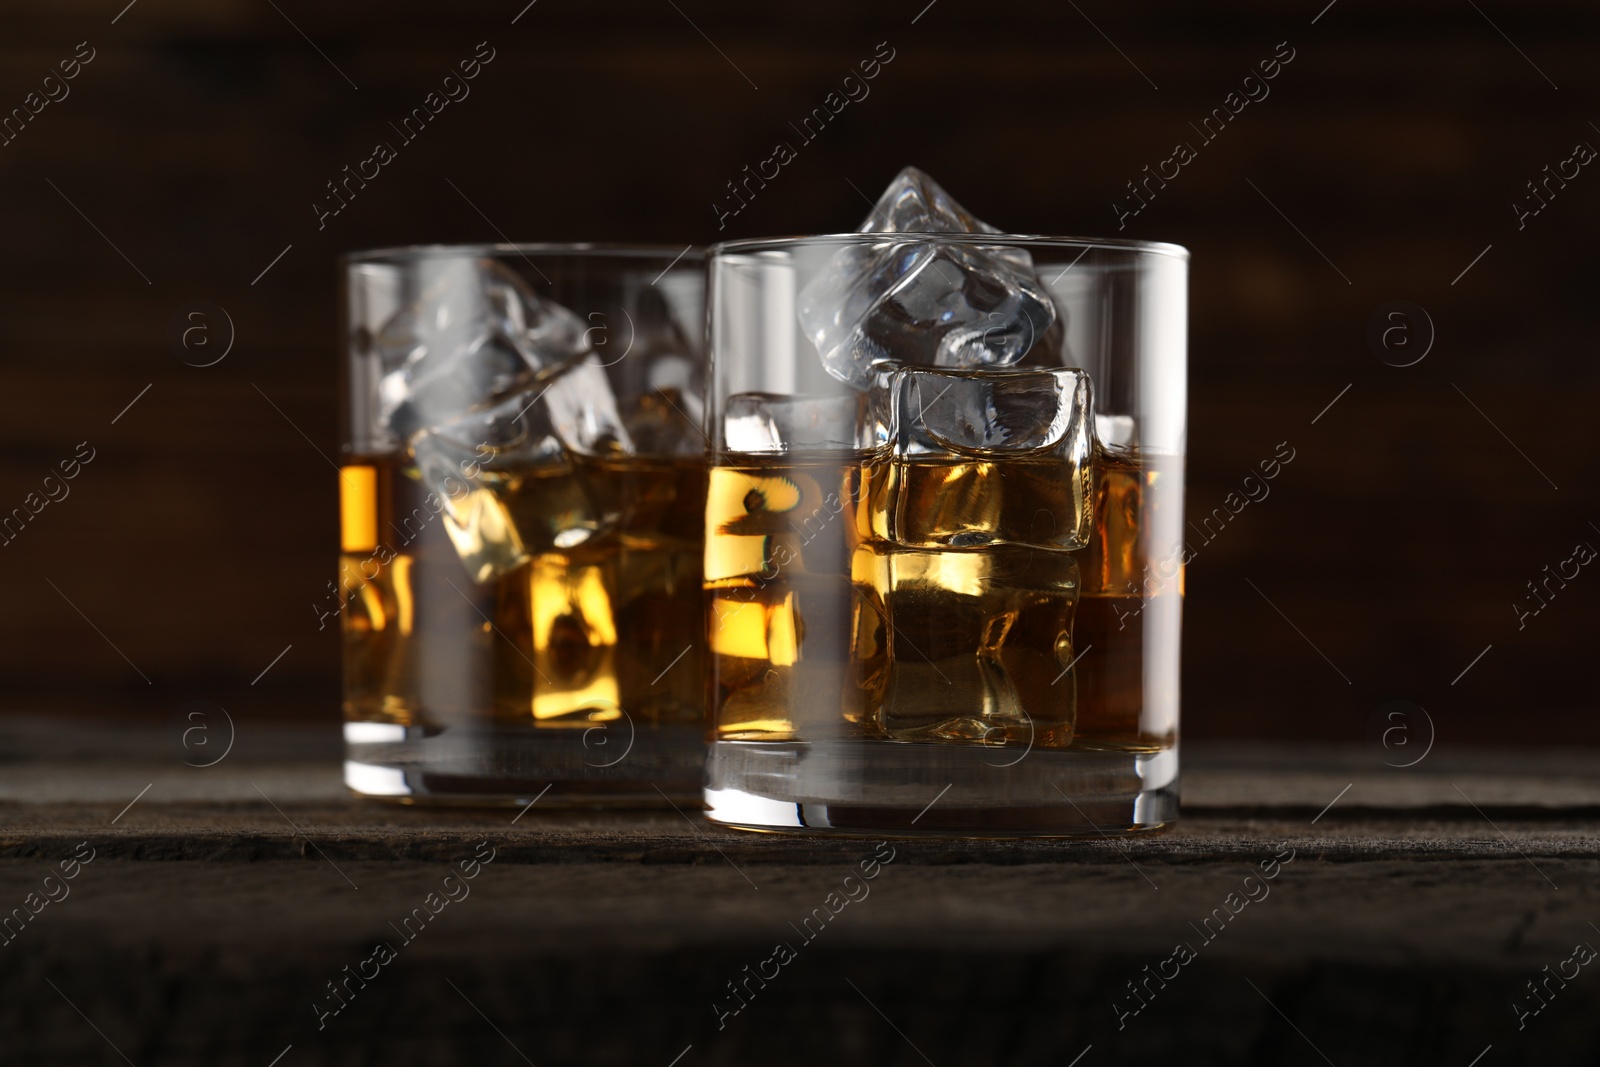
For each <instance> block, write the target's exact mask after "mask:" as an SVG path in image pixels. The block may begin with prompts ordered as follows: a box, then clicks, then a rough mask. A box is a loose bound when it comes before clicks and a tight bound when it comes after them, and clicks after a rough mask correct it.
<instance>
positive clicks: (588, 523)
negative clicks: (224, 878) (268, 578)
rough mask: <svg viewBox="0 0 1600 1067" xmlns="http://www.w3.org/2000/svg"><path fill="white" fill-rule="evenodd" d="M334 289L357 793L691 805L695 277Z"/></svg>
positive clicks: (377, 276)
mask: <svg viewBox="0 0 1600 1067" xmlns="http://www.w3.org/2000/svg"><path fill="white" fill-rule="evenodd" d="M342 266H343V300H342V308H343V324H342V336H341V345H342V348H343V352H344V359H343V360H342V366H343V403H342V408H343V416H344V444H343V451H342V456H341V462H340V474H339V486H340V535H341V536H340V576H339V579H338V581H337V583H336V585H335V587H334V588H333V590H332V592H333V594H334V595H333V596H331V597H330V600H329V612H328V614H336V615H337V616H338V625H339V626H340V629H341V631H342V634H343V640H344V718H345V724H344V736H345V746H346V762H345V781H346V783H347V785H348V786H349V788H350V789H352V790H353V791H355V792H356V793H358V794H362V795H366V796H373V797H387V798H393V799H399V800H403V801H434V802H438V801H462V802H471V803H508V804H513V803H514V804H527V803H529V802H531V800H533V799H534V798H536V797H544V800H543V805H544V806H551V805H563V804H565V805H631V804H660V803H662V801H663V800H664V799H667V800H671V801H673V802H675V803H676V802H682V801H689V802H696V803H697V802H698V800H699V795H700V792H699V790H700V784H701V783H700V776H701V769H702V763H703V742H704V708H705V703H704V683H703V665H702V659H703V642H702V640H701V634H700V633H699V627H698V625H697V623H698V619H699V616H700V611H701V553H702V522H703V510H704V509H703V502H704V492H705V450H706V439H705V435H704V432H703V429H702V426H701V421H702V420H701V411H702V403H703V391H704V385H703V381H704V348H703V343H702V335H703V330H704V261H703V257H702V256H701V254H700V253H698V252H696V251H693V250H687V251H686V250H682V249H676V248H616V247H604V246H590V245H489V246H429V247H415V248H399V249H387V250H378V251H371V252H361V253H356V254H353V255H350V256H347V257H346V258H345V259H344V261H343V265H342ZM325 621H326V622H328V623H331V622H332V619H326V620H325ZM546 790H548V796H545V791H546Z"/></svg>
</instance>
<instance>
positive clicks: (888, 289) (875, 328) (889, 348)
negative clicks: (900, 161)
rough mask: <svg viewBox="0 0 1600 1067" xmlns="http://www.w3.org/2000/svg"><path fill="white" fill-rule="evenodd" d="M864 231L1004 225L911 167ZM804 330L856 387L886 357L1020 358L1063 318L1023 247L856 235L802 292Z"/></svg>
mask: <svg viewBox="0 0 1600 1067" xmlns="http://www.w3.org/2000/svg"><path fill="white" fill-rule="evenodd" d="M859 232H862V233H881V234H907V235H912V236H914V235H916V234H924V233H997V232H998V231H997V230H995V228H994V227H992V226H989V225H988V224H986V223H983V222H980V221H979V220H978V219H976V218H974V217H973V216H972V215H971V214H970V213H969V212H968V211H967V210H966V209H965V208H963V207H962V206H961V205H960V204H958V203H956V202H955V200H954V199H952V198H951V197H950V194H948V193H946V192H945V191H944V190H943V189H941V188H940V187H939V186H938V185H936V184H935V183H934V182H933V180H932V179H931V178H929V177H928V176H927V175H926V174H924V173H922V171H920V170H918V169H916V168H915V167H907V168H906V169H905V170H903V171H901V172H900V174H899V175H897V176H896V178H895V180H894V181H893V182H891V183H890V185H889V188H888V189H887V190H886V191H885V192H884V194H883V196H882V197H880V198H879V200H878V203H877V204H876V205H874V207H873V209H872V214H871V215H870V216H869V217H868V218H867V220H866V221H865V222H864V223H863V224H862V225H861V227H860V231H859ZM797 315H798V318H799V320H800V326H801V329H802V330H803V331H804V332H805V334H806V335H807V336H808V337H809V338H810V339H811V340H812V342H813V343H814V344H815V345H816V346H817V351H818V353H819V354H820V355H821V357H822V364H823V367H824V368H825V369H826V370H827V372H828V373H829V374H831V375H833V376H834V377H835V378H838V379H839V380H840V381H843V382H846V383H848V384H850V385H851V386H852V387H854V388H857V389H865V388H867V387H868V386H869V385H870V384H871V380H872V374H873V372H872V366H873V364H875V363H879V362H882V361H885V360H889V361H895V362H899V363H903V364H906V365H910V366H924V367H957V368H975V367H983V366H1007V365H1010V364H1013V363H1016V362H1017V361H1018V360H1021V359H1022V358H1023V357H1024V356H1025V355H1026V354H1027V353H1028V351H1029V349H1030V348H1032V347H1033V345H1034V342H1035V341H1036V340H1038V339H1039V338H1041V337H1043V336H1044V334H1045V333H1046V331H1048V330H1049V329H1050V327H1051V326H1052V325H1053V324H1054V323H1055V321H1056V312H1055V307H1054V305H1053V304H1052V303H1051V301H1050V297H1049V295H1048V293H1047V292H1046V291H1045V288H1044V286H1043V285H1041V284H1040V282H1039V280H1038V278H1037V277H1036V276H1035V274H1034V270H1033V259H1032V257H1031V256H1029V255H1028V253H1027V252H1026V251H1025V250H1023V249H1020V248H1004V247H999V246H990V245H965V244H962V245H956V244H940V243H936V242H931V241H917V240H914V239H913V240H885V241H882V242H873V243H870V244H852V245H850V246H847V247H845V248H843V249H841V250H840V252H839V253H838V255H836V256H835V257H834V259H833V261H832V262H831V263H830V264H829V266H828V267H827V268H826V269H824V270H823V271H822V272H821V273H820V274H818V275H817V276H816V277H815V278H814V279H813V280H812V281H811V282H810V283H809V284H808V285H807V286H806V287H805V289H804V290H802V291H801V293H800V298H799V305H798V309H797Z"/></svg>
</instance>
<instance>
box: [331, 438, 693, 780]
mask: <svg viewBox="0 0 1600 1067" xmlns="http://www.w3.org/2000/svg"><path fill="white" fill-rule="evenodd" d="M705 479H706V473H705V464H704V461H703V460H702V459H701V458H699V457H682V458H678V457H670V458H641V457H628V456H616V457H605V458H594V457H578V458H573V459H570V460H569V461H567V462H566V463H565V464H563V465H562V466H560V467H556V468H550V467H536V468H528V469H526V470H516V469H511V470H495V471H487V470H486V471H483V472H482V473H481V474H480V475H479V476H478V477H476V478H475V479H473V481H472V482H471V483H470V484H469V483H465V482H463V483H462V484H461V485H460V486H459V490H460V491H459V492H457V493H456V494H455V495H454V496H451V495H449V494H444V493H441V492H437V491H435V490H434V489H433V488H430V486H429V485H428V484H425V483H424V481H423V480H422V478H421V476H420V474H419V472H418V470H417V469H416V467H415V466H413V465H411V464H410V463H409V462H408V461H406V460H405V459H404V458H400V457H371V458H358V459H352V460H351V461H349V462H348V463H347V464H346V466H345V467H344V468H343V469H342V471H341V474H340V485H341V520H342V521H341V526H342V542H343V544H342V554H341V559H340V582H339V584H340V592H341V602H342V608H341V622H342V630H343V637H344V669H345V717H346V720H347V721H348V722H354V723H386V724H396V725H400V726H405V727H415V728H419V729H420V730H421V731H423V732H425V733H426V732H430V731H433V732H436V731H442V730H446V729H449V728H453V727H467V728H472V729H479V730H484V729H488V730H492V731H494V732H495V733H496V736H511V737H514V736H516V734H517V731H523V732H538V733H539V734H540V735H543V734H545V733H549V732H551V731H570V730H574V729H576V730H580V731H588V730H590V729H591V728H593V727H595V726H596V725H597V724H598V725H602V726H603V725H605V724H609V723H618V724H621V723H623V722H624V721H625V723H626V725H627V728H628V732H627V734H626V735H622V734H618V735H617V736H618V737H619V738H622V737H624V736H626V738H627V739H628V740H630V741H631V739H632V738H633V736H634V732H635V731H643V732H645V733H648V732H650V731H653V730H660V729H664V728H669V727H676V728H682V729H684V730H688V731H692V732H694V733H696V734H698V732H699V728H700V723H701V721H702V715H703V708H704V688H703V674H702V671H703V662H702V649H703V639H702V636H701V631H700V625H699V619H700V614H701V611H702V592H701V589H702V576H701V556H702V542H701V534H702V529H703V521H704V511H703V500H704V492H705ZM622 748H623V741H622V740H620V739H619V740H617V741H615V742H614V743H613V747H612V750H611V751H610V752H608V753H606V756H607V757H608V758H614V757H615V755H616V754H617V753H618V752H620V751H621V750H622ZM585 762H586V763H588V765H589V766H595V765H597V764H596V762H595V761H585ZM602 762H603V761H602ZM528 770H529V773H530V775H537V774H538V773H540V769H539V768H529V769H528ZM544 770H545V771H550V770H552V769H551V768H545V769H544Z"/></svg>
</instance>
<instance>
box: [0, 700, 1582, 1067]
mask: <svg viewBox="0 0 1600 1067" xmlns="http://www.w3.org/2000/svg"><path fill="white" fill-rule="evenodd" d="M182 755H183V753H182V752H181V750H179V749H178V748H177V747H176V746H174V745H172V744H171V743H170V740H169V736H168V732H167V731H166V730H164V729H163V728H162V727H160V726H159V725H156V726H148V727H146V726H139V725H122V726H114V725H110V724H107V723H96V722H87V721H81V720H71V721H57V722H54V723H52V722H49V721H47V720H42V719H9V720H5V721H4V722H0V919H3V918H4V917H5V916H7V915H9V916H11V918H10V920H9V921H8V922H0V1033H3V1034H4V1035H5V1039H4V1040H3V1041H0V1062H4V1063H12V1062H15V1063H28V1064H35V1063H46V1062H82V1063H101V1062H104V1063H122V1062H128V1063H132V1064H136V1065H138V1067H145V1065H146V1064H157V1063H160V1064H190V1063H194V1064H255V1065H260V1067H267V1065H269V1064H272V1063H278V1064H280V1065H281V1067H297V1065H301V1064H335V1063H337V1064H346V1063H349V1064H356V1063H362V1064H364V1063H378V1062H382V1063H384V1064H411V1063H417V1064H422V1063H435V1062H441V1063H478V1062H482V1063H519V1062H523V1061H524V1060H525V1061H527V1062H530V1063H537V1064H546V1063H582V1064H631V1063H646V1064H652V1063H653V1064H660V1065H663V1067H666V1065H668V1064H672V1063H679V1064H681V1065H682V1067H692V1065H694V1064H722V1063H727V1064H747V1063H791V1062H793V1063H813V1062H829V1063H832V1062H865V1061H868V1060H869V1059H870V1061H872V1062H874V1063H932V1064H937V1065H938V1067H946V1065H949V1064H970V1063H978V1064H987V1063H1019V1064H1021V1063H1028V1064H1031V1063H1039V1064H1058V1065H1066V1064H1070V1063H1076V1062H1081V1063H1082V1065H1083V1067H1092V1065H1093V1064H1096V1063H1146V1062H1149V1063H1155V1062H1159V1061H1165V1060H1168V1059H1169V1058H1170V1057H1174V1056H1180V1057H1182V1058H1183V1060H1184V1062H1185V1063H1190V1064H1194V1063H1250V1064H1255V1063H1260V1064H1280V1063H1320V1062H1324V1061H1326V1062H1328V1063H1331V1064H1336V1065H1339V1067H1344V1065H1346V1064H1355V1063H1391V1062H1392V1063H1407V1064H1434V1063H1437V1064H1452V1065H1458V1067H1467V1065H1469V1064H1472V1063H1476V1062H1481V1063H1482V1065H1483V1067H1492V1065H1496V1064H1505V1063H1522V1062H1534V1061H1539V1062H1544V1063H1558V1062H1590V1063H1592V1062H1594V1061H1595V1059H1596V1057H1597V1054H1600V1010H1597V1008H1600V966H1594V967H1591V966H1586V964H1587V963H1589V961H1590V959H1592V958H1593V956H1594V948H1593V947H1590V946H1600V927H1597V926H1596V925H1595V924H1596V923H1597V922H1600V896H1597V874H1600V837H1597V834H1596V816H1597V815H1600V773H1597V771H1600V765H1597V763H1596V760H1595V756H1594V754H1593V753H1592V752H1589V751H1586V750H1574V751H1566V752H1560V751H1541V752H1528V751H1524V752H1513V753H1504V752H1491V751H1486V750H1455V751H1451V750H1448V749H1444V748H1440V749H1437V750H1435V751H1433V752H1430V753H1429V754H1428V756H1427V757H1426V758H1425V759H1423V760H1422V761H1421V762H1420V763H1418V764H1417V765H1416V766H1414V767H1411V768H1408V769H1396V768H1393V767H1391V766H1387V765H1385V763H1384V760H1385V759H1392V758H1393V757H1392V756H1391V755H1389V754H1387V753H1384V752H1382V751H1381V750H1376V749H1374V750H1366V749H1357V748H1348V749H1339V748H1326V747H1308V746H1295V747H1289V746H1271V745H1226V746H1215V745H1214V746H1198V745H1191V746H1189V748H1188V749H1187V750H1186V751H1185V753H1184V760H1185V771H1184V812H1185V814H1184V818H1183V821H1182V823H1181V824H1180V825H1179V826H1178V828H1176V829H1175V830H1173V831H1172V832H1170V833H1167V834H1164V835H1161V836H1158V837H1149V838H1141V839H1136V840H1126V841H1118V842H1112V841H1087V842H1055V841H968V840H912V841H906V840H897V841H893V842H890V843H889V844H887V845H883V846H879V845H877V844H876V843H874V842H872V841H868V840H857V839H838V838H828V839H819V838H794V837H782V836H770V835H754V834H743V833H736V832H730V831H726V830H722V829H719V828H716V827H713V826H710V825H709V824H707V823H705V822H704V821H703V820H702V819H700V818H699V817H698V815H697V814H695V813H692V812H688V813H685V812H676V811H672V810H665V811H634V812H613V813H600V812H574V811H559V810H555V809H542V808H541V807H540V806H539V805H535V806H534V807H533V808H532V809H529V810H527V811H526V812H525V813H523V814H521V815H520V816H519V814H518V812H517V810H516V809H508V810H459V809H455V810H449V809H447V810H437V809H422V808H409V807H401V806H392V805H382V804H375V803H372V802H366V801H358V800H355V799H352V798H350V797H349V796H348V795H347V794H346V793H345V791H344V788H343V786H342V784H341V780H340V772H339V747H338V739H337V732H336V730H335V729H334V728H333V727H331V726H330V727H325V728H315V729H313V728H307V727H285V726H271V727H266V726H262V727H253V726H248V725H245V726H241V728H240V730H239V735H238V739H237V742H236V744H235V746H234V748H233V750H232V751H231V752H230V753H229V754H228V757H227V758H226V759H223V760H222V761H221V762H219V763H218V764H216V765H215V766H212V767H208V768H203V769H200V768H194V767H190V766H187V765H185V764H184V763H183V762H182V759H181V758H180V757H181V756H182ZM874 858H876V859H877V860H878V861H880V862H879V865H878V866H876V867H873V866H871V864H870V863H869V869H872V870H874V871H875V877H874V878H872V879H871V880H870V881H865V880H861V879H860V877H859V875H860V872H861V870H862V867H861V864H862V861H864V860H869V861H870V860H872V859H874ZM469 872H470V873H471V875H472V877H470V878H468V877H467V874H468V873H469ZM852 873H855V874H856V875H857V878H856V879H853V880H851V881H850V882H848V883H847V882H846V881H845V879H846V876H848V875H851V874H852ZM452 874H453V875H454V877H448V876H451V875H452ZM69 875H70V877H69ZM13 909H15V910H13ZM818 909H821V915H822V916H823V917H824V918H825V919H826V920H827V921H826V922H823V921H821V920H818V919H815V918H813V919H812V921H811V922H809V923H807V922H806V920H807V918H808V917H810V916H814V915H816V914H817V911H818ZM419 916H420V917H419ZM380 944H381V945H384V946H386V948H379V947H378V946H379V945H380ZM1530 983H1531V985H1530ZM280 1054H281V1055H282V1059H281V1060H274V1057H276V1056H279V1055H280ZM1080 1055H1081V1056H1082V1059H1081V1061H1079V1060H1075V1059H1074V1057H1078V1056H1080ZM1480 1055H1481V1056H1482V1057H1483V1059H1482V1060H1481V1061H1478V1060H1475V1057H1479V1056H1480Z"/></svg>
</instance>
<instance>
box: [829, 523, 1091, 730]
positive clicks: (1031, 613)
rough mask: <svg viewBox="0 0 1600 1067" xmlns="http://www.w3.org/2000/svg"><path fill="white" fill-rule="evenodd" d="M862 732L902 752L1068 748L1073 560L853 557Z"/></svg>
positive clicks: (916, 553)
mask: <svg viewBox="0 0 1600 1067" xmlns="http://www.w3.org/2000/svg"><path fill="white" fill-rule="evenodd" d="M850 571H851V578H852V580H853V581H854V583H855V585H856V588H857V590H859V592H860V608H859V610H858V612H857V616H856V621H855V625H854V627H853V629H854V631H855V632H856V635H857V637H856V647H857V648H858V650H860V651H862V652H865V651H866V650H868V649H871V650H872V651H874V652H875V653H876V654H875V655H873V656H871V657H865V658H863V665H864V667H866V668H868V670H867V674H866V677H867V679H868V681H869V685H868V691H869V697H868V711H869V714H868V716H867V721H868V723H869V728H870V727H876V728H877V729H878V730H881V731H882V733H883V734H885V735H887V736H889V737H892V738H894V739H896V740H900V741H966V742H975V743H980V744H1011V743H1015V744H1019V745H1020V744H1030V745H1038V746H1049V747H1059V746H1062V745H1065V744H1067V743H1068V742H1069V741H1070V740H1071V738H1072V731H1073V724H1074V720H1075V717H1076V705H1075V701H1074V694H1075V686H1074V684H1073V680H1072V679H1071V678H1070V677H1068V676H1067V675H1068V669H1069V668H1070V667H1071V666H1072V662H1073V657H1074V653H1073V650H1072V621H1073V614H1074V611H1075V609H1076V607H1077V603H1078V597H1079V586H1080V582H1079V576H1078V561H1077V557H1075V556H1073V555H1070V554H1067V553H1053V552H1052V553H1039V552H1033V551H1031V550H1029V549H1026V548H991V549H988V550H986V551H983V552H958V551H928V550H925V549H912V548H901V547H899V546H895V545H886V544H883V543H882V542H871V543H867V544H863V545H861V546H860V547H859V548H857V549H856V551H855V554H854V556H853V558H852V560H851V566H850Z"/></svg>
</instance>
